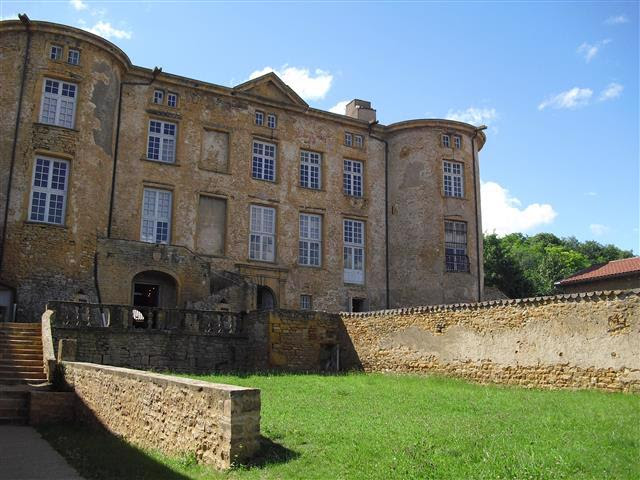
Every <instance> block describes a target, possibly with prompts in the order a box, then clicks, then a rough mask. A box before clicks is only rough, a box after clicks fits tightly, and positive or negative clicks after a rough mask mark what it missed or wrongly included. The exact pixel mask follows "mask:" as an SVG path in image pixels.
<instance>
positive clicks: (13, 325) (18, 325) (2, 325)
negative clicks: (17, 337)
mask: <svg viewBox="0 0 640 480" xmlns="http://www.w3.org/2000/svg"><path fill="white" fill-rule="evenodd" d="M41 328H42V325H41V324H40V323H26V322H25V323H22V322H0V330H2V329H5V330H11V329H18V330H20V329H24V330H39V329H41Z"/></svg>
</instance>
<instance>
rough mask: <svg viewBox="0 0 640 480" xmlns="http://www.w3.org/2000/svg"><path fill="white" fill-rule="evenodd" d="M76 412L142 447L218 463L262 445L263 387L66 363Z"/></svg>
mask: <svg viewBox="0 0 640 480" xmlns="http://www.w3.org/2000/svg"><path fill="white" fill-rule="evenodd" d="M62 370H63V375H64V379H65V380H66V382H67V383H68V384H69V385H70V386H71V387H72V388H73V390H74V392H75V393H76V395H77V402H78V405H77V409H76V415H77V417H79V419H81V420H83V421H86V422H88V423H90V424H99V425H101V426H102V427H104V428H106V429H107V430H108V431H110V432H112V433H114V434H116V435H118V436H121V437H123V438H124V439H126V440H127V441H130V442H132V443H134V444H136V445H138V446H140V447H143V448H152V449H156V450H159V451H161V452H163V453H165V454H168V455H182V454H187V453H194V454H195V455H196V458H197V459H198V461H200V462H203V463H207V464H211V465H214V466H216V467H218V468H221V469H225V468H229V467H230V466H231V465H232V464H233V463H237V462H242V461H244V460H246V459H248V458H250V457H251V456H252V455H253V454H254V453H255V452H256V451H257V450H258V448H259V438H260V390H258V389H252V388H244V387H236V386H232V385H222V384H214V383H208V382H201V381H196V380H191V379H183V378H178V377H172V376H168V375H159V374H154V373H149V372H141V371H137V370H130V369H126V368H119V367H110V366H103V365H94V364H88V363H78V362H63V363H62Z"/></svg>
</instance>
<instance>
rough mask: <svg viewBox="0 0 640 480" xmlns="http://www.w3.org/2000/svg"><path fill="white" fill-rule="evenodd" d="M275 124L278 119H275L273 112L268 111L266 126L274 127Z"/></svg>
mask: <svg viewBox="0 0 640 480" xmlns="http://www.w3.org/2000/svg"><path fill="white" fill-rule="evenodd" d="M277 124H278V120H277V119H276V116H275V115H274V114H273V113H270V114H269V115H267V127H269V128H276V125H277Z"/></svg>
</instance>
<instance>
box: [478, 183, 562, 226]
mask: <svg viewBox="0 0 640 480" xmlns="http://www.w3.org/2000/svg"><path fill="white" fill-rule="evenodd" d="M480 185H481V188H480V194H481V199H482V225H483V230H484V232H485V233H496V234H498V235H507V234H509V233H514V232H526V231H528V230H531V229H532V228H535V227H537V226H540V225H546V224H549V223H551V222H553V220H554V219H555V218H556V216H557V215H558V214H557V213H556V212H555V210H554V209H553V207H552V206H551V205H549V204H547V203H545V204H539V203H532V204H531V205H527V207H526V208H522V203H521V202H520V200H518V199H517V198H515V197H513V196H511V194H510V193H509V190H507V189H506V188H503V187H502V186H501V185H499V184H498V183H496V182H481V183H480Z"/></svg>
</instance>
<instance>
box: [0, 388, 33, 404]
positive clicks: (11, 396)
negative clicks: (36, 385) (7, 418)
mask: <svg viewBox="0 0 640 480" xmlns="http://www.w3.org/2000/svg"><path fill="white" fill-rule="evenodd" d="M29 396H30V393H29V392H28V391H25V390H2V389H0V401H4V400H16V399H17V400H22V401H24V402H28V401H29Z"/></svg>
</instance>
